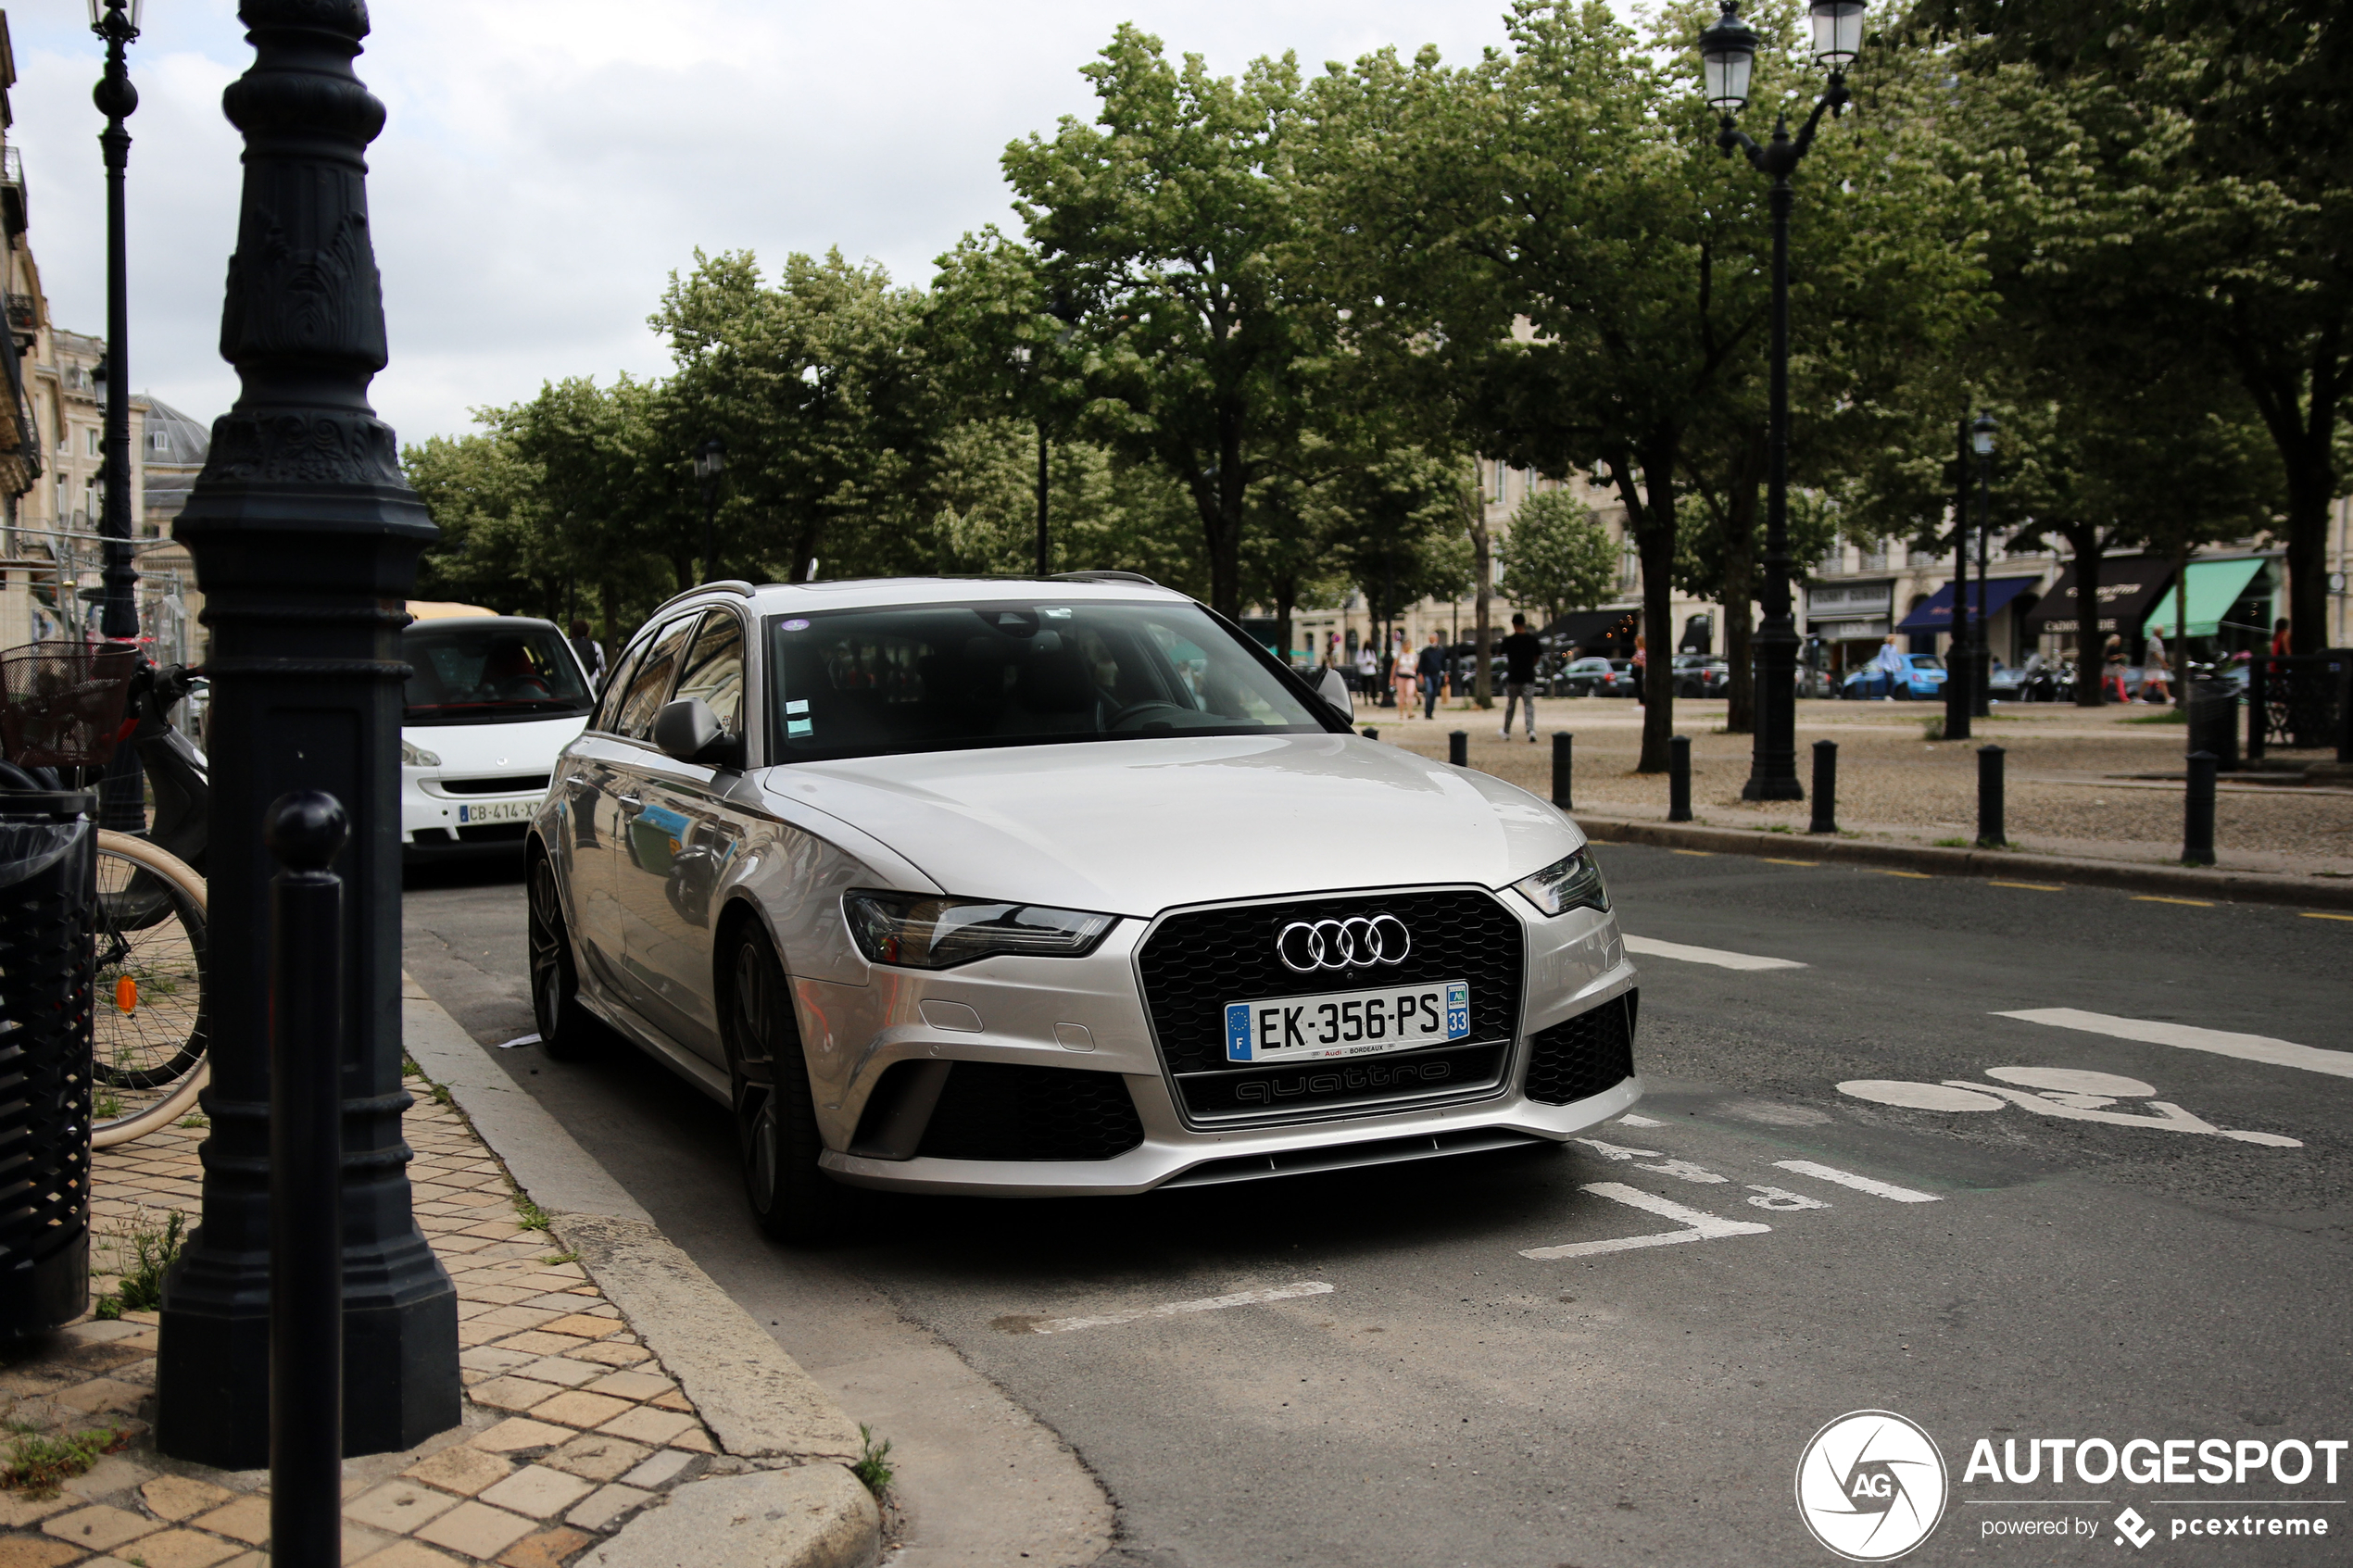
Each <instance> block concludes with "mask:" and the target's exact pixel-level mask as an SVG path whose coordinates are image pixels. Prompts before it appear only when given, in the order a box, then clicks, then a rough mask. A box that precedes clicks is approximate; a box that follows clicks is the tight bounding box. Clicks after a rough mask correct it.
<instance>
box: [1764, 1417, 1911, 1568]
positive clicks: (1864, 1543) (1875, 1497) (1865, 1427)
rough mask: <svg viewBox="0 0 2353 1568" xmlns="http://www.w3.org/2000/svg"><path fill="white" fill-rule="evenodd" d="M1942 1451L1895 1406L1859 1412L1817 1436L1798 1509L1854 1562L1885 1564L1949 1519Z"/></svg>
mask: <svg viewBox="0 0 2353 1568" xmlns="http://www.w3.org/2000/svg"><path fill="white" fill-rule="evenodd" d="M1945 1499H1946V1482H1945V1475H1944V1455H1943V1454H1942V1453H1940V1452H1938V1451H1937V1447H1936V1443H1935V1440H1934V1439H1933V1438H1931V1437H1930V1436H1929V1435H1928V1434H1927V1433H1926V1432H1923V1431H1922V1430H1920V1428H1919V1426H1917V1425H1915V1424H1913V1423H1911V1422H1909V1421H1906V1420H1905V1419H1904V1418H1903V1417H1902V1416H1900V1415H1897V1414H1896V1413H1895V1412H1894V1411H1853V1412H1852V1413H1850V1414H1847V1415H1843V1416H1840V1417H1839V1418H1838V1419H1837V1420H1836V1421H1833V1422H1831V1424H1829V1425H1827V1426H1825V1427H1823V1428H1822V1429H1821V1430H1820V1431H1819V1432H1817V1433H1815V1434H1814V1440H1813V1441H1812V1442H1810V1443H1807V1444H1806V1451H1805V1453H1804V1454H1803V1455H1801V1456H1800V1457H1799V1459H1798V1461H1797V1512H1798V1517H1800V1518H1802V1519H1804V1520H1805V1521H1806V1529H1807V1530H1809V1531H1811V1532H1812V1533H1813V1536H1814V1538H1815V1539H1816V1540H1818V1541H1819V1542H1821V1543H1822V1545H1823V1546H1825V1547H1827V1548H1829V1549H1831V1551H1832V1552H1835V1553H1836V1554H1837V1555H1839V1556H1840V1557H1843V1558H1844V1559H1846V1560H1847V1561H1848V1562H1891V1561H1893V1560H1894V1559H1895V1558H1898V1557H1901V1556H1903V1555H1904V1554H1905V1553H1906V1552H1907V1551H1909V1550H1911V1549H1913V1548H1914V1547H1916V1546H1918V1545H1919V1544H1920V1543H1921V1542H1922V1541H1924V1540H1926V1539H1928V1537H1930V1536H1931V1534H1932V1533H1934V1531H1935V1529H1936V1524H1937V1521H1939V1520H1941V1519H1942V1518H1944V1503H1945Z"/></svg>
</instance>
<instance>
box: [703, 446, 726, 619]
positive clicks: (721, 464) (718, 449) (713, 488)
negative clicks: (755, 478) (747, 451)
mask: <svg viewBox="0 0 2353 1568" xmlns="http://www.w3.org/2000/svg"><path fill="white" fill-rule="evenodd" d="M726 471H727V444H726V443H725V442H724V441H722V440H720V439H719V438H718V437H717V436H715V435H713V436H708V437H706V438H705V439H704V441H703V444H702V445H699V446H698V447H696V448H695V477H696V478H697V479H698V480H700V481H702V580H703V581H704V582H706V583H715V582H717V581H718V580H719V565H718V558H717V556H716V553H715V551H716V548H717V547H716V546H715V545H714V544H713V543H712V541H713V538H714V534H715V530H716V528H717V526H718V521H719V476H720V475H721V474H723V473H725V472H726Z"/></svg>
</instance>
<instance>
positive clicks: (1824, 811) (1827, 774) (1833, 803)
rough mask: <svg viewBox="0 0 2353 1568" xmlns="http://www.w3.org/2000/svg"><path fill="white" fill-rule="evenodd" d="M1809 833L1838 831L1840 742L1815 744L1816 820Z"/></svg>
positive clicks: (1819, 742)
mask: <svg viewBox="0 0 2353 1568" xmlns="http://www.w3.org/2000/svg"><path fill="white" fill-rule="evenodd" d="M1837 831H1838V742H1836V741H1834V740H1818V741H1816V742H1815V743H1814V820H1813V822H1811V823H1809V824H1807V826H1806V832H1807V833H1836V832H1837Z"/></svg>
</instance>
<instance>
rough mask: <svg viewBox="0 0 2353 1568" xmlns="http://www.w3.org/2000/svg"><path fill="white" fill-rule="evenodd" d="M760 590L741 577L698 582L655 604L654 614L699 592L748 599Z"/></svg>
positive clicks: (658, 613)
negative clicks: (712, 581) (713, 581)
mask: <svg viewBox="0 0 2353 1568" xmlns="http://www.w3.org/2000/svg"><path fill="white" fill-rule="evenodd" d="M758 592H760V590H759V589H757V588H755V587H753V586H752V585H751V584H750V583H747V582H745V581H744V580H743V579H741V578H739V577H730V578H726V579H724V581H721V582H717V583H696V584H695V585H694V586H693V587H691V588H689V589H687V590H686V592H685V593H683V594H673V595H671V596H669V597H668V598H666V599H664V600H662V601H661V603H660V604H658V605H656V606H654V615H660V614H661V612H662V611H663V610H665V609H668V608H670V607H671V606H672V605H674V604H676V603H677V602H678V601H679V600H680V599H691V598H693V597H694V596H696V595H697V594H710V593H723V594H734V595H736V596H737V597H739V598H747V599H748V598H749V597H751V596H753V595H754V594H756V593H758ZM646 619H647V620H648V621H650V620H652V619H653V616H650V615H649V616H648V617H647V618H646Z"/></svg>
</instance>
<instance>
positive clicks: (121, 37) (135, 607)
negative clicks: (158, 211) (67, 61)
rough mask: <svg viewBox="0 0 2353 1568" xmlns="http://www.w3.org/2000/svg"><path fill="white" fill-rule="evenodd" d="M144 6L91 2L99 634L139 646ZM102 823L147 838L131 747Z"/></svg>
mask: <svg viewBox="0 0 2353 1568" xmlns="http://www.w3.org/2000/svg"><path fill="white" fill-rule="evenodd" d="M143 10H145V0H131V4H130V6H129V7H128V8H127V9H126V7H125V6H122V5H121V4H120V3H119V0H118V3H116V4H107V3H105V0H90V31H93V32H94V33H96V34H97V35H98V36H99V37H100V38H102V39H104V40H106V44H107V71H106V74H105V75H104V76H102V77H100V78H99V79H98V85H97V88H96V89H95V90H94V92H93V93H92V94H90V96H91V101H92V102H94V103H95V104H96V105H97V106H98V112H99V113H100V114H102V115H105V116H106V117H107V128H106V129H105V130H104V131H102V132H99V133H98V146H99V148H100V149H101V151H102V152H103V153H104V155H105V157H106V164H107V357H106V358H104V359H101V360H100V361H99V362H98V373H99V375H101V376H103V377H104V378H105V380H104V381H103V382H102V383H100V385H99V388H98V392H99V395H100V396H102V397H103V398H104V399H105V402H106V420H107V438H106V457H105V459H104V467H103V469H102V470H101V471H102V472H103V473H104V475H105V486H106V488H105V493H104V500H103V503H102V505H101V507H100V510H99V515H98V532H99V533H100V534H101V535H103V536H104V537H105V540H106V545H105V561H106V567H105V571H104V574H103V575H102V577H101V579H100V580H101V582H102V583H104V584H105V586H104V587H103V588H101V589H100V598H99V611H98V633H99V635H101V636H103V637H107V638H108V639H110V640H116V641H121V642H131V643H135V642H136V641H137V640H138V636H139V569H138V565H137V562H136V559H135V558H134V557H133V556H132V549H131V370H130V363H129V354H130V337H131V320H130V318H131V307H130V283H129V281H128V279H127V277H126V275H125V274H126V272H127V264H126V250H125V242H124V239H123V217H122V174H123V170H124V169H125V168H126V167H128V166H129V164H130V162H131V132H128V131H126V130H124V129H123V127H122V122H123V121H124V120H125V119H128V118H130V115H131V112H132V110H133V109H135V108H137V107H139V90H138V89H137V88H135V87H133V86H132V85H131V70H130V68H129V66H128V65H127V64H126V63H125V61H124V59H123V51H124V49H125V48H126V46H128V45H129V44H130V43H131V41H132V39H134V38H136V37H138V36H139V18H140V13H141V12H142V11H143ZM102 799H103V801H104V806H103V808H102V809H101V812H100V820H101V821H102V822H104V823H105V825H106V826H107V827H109V828H112V829H114V830H116V831H117V832H120V833H134V834H136V833H145V831H146V828H147V809H146V804H145V801H146V785H145V782H144V781H143V780H142V779H141V777H140V772H139V754H138V752H136V751H135V750H133V749H132V748H131V747H130V746H120V747H118V748H117V751H116V756H115V760H114V761H113V763H112V764H111V765H110V766H109V767H108V768H107V779H106V784H105V785H104V786H103V793H102Z"/></svg>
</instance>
